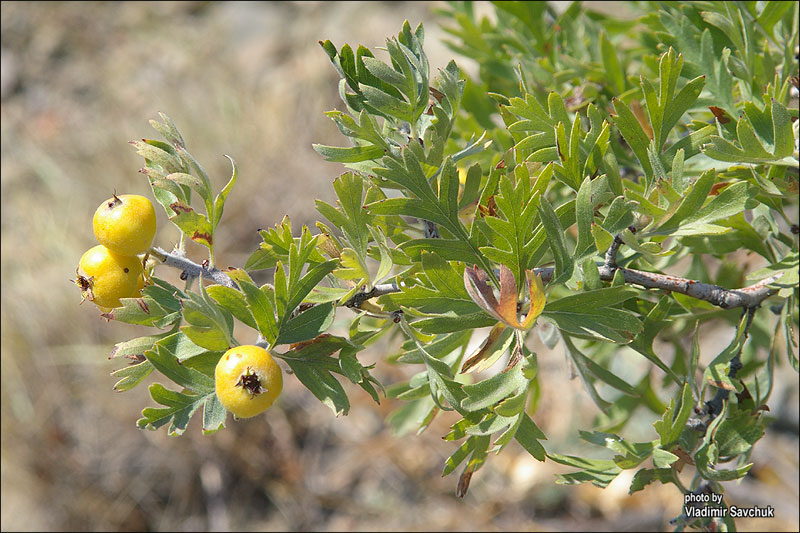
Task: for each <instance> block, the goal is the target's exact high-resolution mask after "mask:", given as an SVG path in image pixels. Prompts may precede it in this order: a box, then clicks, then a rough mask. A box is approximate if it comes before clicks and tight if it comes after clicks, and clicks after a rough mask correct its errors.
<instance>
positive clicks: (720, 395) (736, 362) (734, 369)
mask: <svg viewBox="0 0 800 533" xmlns="http://www.w3.org/2000/svg"><path fill="white" fill-rule="evenodd" d="M745 313H746V314H747V322H745V325H744V340H743V341H742V345H741V346H740V347H739V349H738V350H737V352H736V355H734V356H733V357H732V358H731V366H730V370H728V377H729V378H731V379H733V378H735V377H736V374H737V373H738V372H739V369H741V368H742V360H741V355H742V350H743V349H744V344H745V342H746V341H747V338H748V336H749V334H750V325H751V324H752V323H753V317H754V316H755V314H756V308H755V307H746V308H744V309H743V310H742V314H745ZM729 395H730V391H729V390H727V389H717V393H716V394H714V397H713V398H712V399H711V400H709V401H707V402H706V412H707V413H708V415H709V416H710V417H711V418H710V419H709V421H708V422H711V420H713V419H714V418H716V416H717V415H718V414H719V413H721V412H722V402H723V401H725V400H727V399H728V396H729Z"/></svg>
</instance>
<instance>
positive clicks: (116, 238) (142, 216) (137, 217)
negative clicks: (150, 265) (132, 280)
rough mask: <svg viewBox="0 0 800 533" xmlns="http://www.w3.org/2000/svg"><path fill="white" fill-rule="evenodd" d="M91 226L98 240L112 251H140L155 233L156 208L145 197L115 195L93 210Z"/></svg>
mask: <svg viewBox="0 0 800 533" xmlns="http://www.w3.org/2000/svg"><path fill="white" fill-rule="evenodd" d="M92 227H93V229H94V236H95V237H97V242H99V243H100V244H102V245H103V246H105V247H106V248H108V249H109V250H111V251H112V252H114V253H118V254H122V255H136V254H141V253H144V252H146V251H147V249H148V248H150V244H151V243H152V242H153V237H154V236H155V234H156V211H155V209H153V204H152V203H151V202H150V200H148V199H147V198H145V197H144V196H139V195H137V194H121V195H119V196H117V195H116V194H115V195H114V196H113V197H111V198H109V199H108V200H106V201H105V202H103V203H102V204H100V206H99V207H98V208H97V210H96V211H95V212H94V218H93V219H92Z"/></svg>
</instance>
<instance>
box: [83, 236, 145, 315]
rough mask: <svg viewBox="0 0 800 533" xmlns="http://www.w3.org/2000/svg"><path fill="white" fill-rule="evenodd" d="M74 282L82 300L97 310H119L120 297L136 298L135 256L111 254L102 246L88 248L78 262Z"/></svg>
mask: <svg viewBox="0 0 800 533" xmlns="http://www.w3.org/2000/svg"><path fill="white" fill-rule="evenodd" d="M77 273H78V279H76V280H75V283H77V284H78V286H79V287H80V288H81V290H82V291H83V297H84V298H88V299H89V300H90V301H91V302H93V303H94V304H95V305H97V306H98V307H100V308H104V307H119V306H120V305H121V303H120V301H119V299H120V298H131V297H133V296H136V294H135V293H136V288H137V283H138V281H139V278H140V277H141V274H142V263H141V261H140V260H139V258H138V257H135V256H133V257H130V256H126V255H120V254H115V253H114V252H112V251H111V250H109V249H108V248H106V247H105V246H103V245H97V246H95V247H93V248H90V249H89V250H87V251H86V253H84V254H83V256H82V257H81V260H80V262H79V263H78V269H77Z"/></svg>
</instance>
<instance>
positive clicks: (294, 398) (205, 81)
mask: <svg viewBox="0 0 800 533" xmlns="http://www.w3.org/2000/svg"><path fill="white" fill-rule="evenodd" d="M429 8H430V5H429V4H417V3H400V4H398V3H368V4H366V3H365V4H354V3H344V2H340V3H321V2H308V3H299V2H298V3H294V2H292V3H266V4H264V3H233V4H229V3H220V4H216V3H205V2H190V3H122V4H112V3H43V2H36V3H24V2H4V3H3V4H2V72H3V74H2V111H1V113H2V154H1V155H2V314H1V315H0V319H1V320H2V529H3V530H4V531H10V530H224V529H239V530H243V529H248V530H260V529H263V530H274V529H278V530H280V529H291V530H362V529H381V530H437V529H468V530H473V529H489V530H524V529H541V528H544V529H551V528H552V529H563V528H583V529H587V528H611V529H620V530H621V529H629V528H633V529H639V528H644V529H664V528H666V527H668V526H667V522H666V520H667V519H668V518H669V517H670V516H674V515H675V514H678V509H679V506H680V502H679V501H678V498H677V495H676V493H675V492H674V491H673V490H672V489H669V488H667V489H666V490H661V488H659V487H656V488H654V489H653V490H652V491H647V492H646V494H642V493H640V494H638V495H637V496H636V497H634V498H628V497H627V495H626V494H625V491H626V487H625V486H624V484H618V485H617V484H615V485H613V486H612V487H610V488H609V489H608V490H606V491H601V490H600V489H596V488H593V487H580V488H566V487H563V486H556V485H554V484H553V477H552V474H553V472H563V471H565V469H562V468H559V467H558V465H554V464H553V463H550V462H548V463H546V464H540V463H537V462H535V461H534V460H533V459H532V458H530V457H529V456H528V455H527V454H525V453H524V452H521V451H520V449H519V448H515V449H513V450H509V451H507V452H505V453H504V454H503V455H501V456H498V457H495V458H492V460H491V461H490V462H489V465H488V466H487V467H486V468H485V469H484V470H482V471H481V472H480V473H479V474H478V475H476V476H475V478H474V480H473V485H472V487H471V489H470V493H469V494H468V495H467V497H466V499H465V500H464V501H459V500H458V499H457V498H455V496H454V488H455V482H456V478H455V477H453V476H451V477H448V478H445V479H441V478H440V473H441V468H442V464H443V461H444V458H445V457H446V456H447V455H448V454H449V453H450V452H451V451H452V446H451V445H450V444H448V443H444V442H442V441H441V439H440V438H439V437H440V436H441V435H442V434H444V432H446V425H447V423H448V421H449V422H452V420H450V419H446V418H445V419H442V420H441V421H438V422H437V423H436V424H435V425H434V427H432V428H430V429H429V430H428V431H427V432H426V433H425V434H423V435H422V436H421V437H418V438H415V437H412V436H406V437H405V438H403V439H396V438H394V437H393V436H392V435H391V432H390V431H389V429H388V428H387V426H386V424H385V422H384V419H385V416H386V415H387V413H388V412H389V411H390V409H391V407H392V406H391V405H386V402H384V405H381V406H380V407H377V408H376V407H375V406H374V404H372V403H371V401H370V400H369V399H368V398H366V395H364V394H363V393H361V392H360V391H359V390H353V395H352V401H353V408H352V411H351V414H350V415H349V416H348V417H346V418H343V419H338V420H337V419H334V418H333V417H332V416H331V414H330V412H329V411H328V410H327V409H326V408H325V407H323V406H322V405H320V404H319V403H318V402H317V401H316V400H315V399H314V398H313V397H312V396H311V395H310V393H308V391H306V390H305V389H304V388H302V387H301V386H299V385H298V383H297V382H296V380H293V379H287V380H286V381H287V385H286V391H285V393H284V395H283V396H282V398H281V400H280V402H279V407H277V408H275V409H272V410H271V411H270V413H269V416H267V417H258V418H257V419H255V420H250V421H242V422H237V423H231V422H230V420H229V427H228V429H227V430H225V431H223V432H221V433H219V434H217V435H215V436H213V437H202V436H201V435H200V432H199V428H198V427H197V426H198V424H197V423H196V422H194V423H192V424H191V426H190V429H189V430H188V431H187V434H186V435H185V436H184V437H182V438H170V437H167V436H166V434H165V432H164V431H163V430H162V431H158V432H147V431H140V430H137V429H136V428H135V421H136V419H137V418H138V416H139V413H138V410H139V409H140V408H141V407H143V406H145V405H149V404H150V403H151V402H150V400H149V398H148V396H147V390H146V388H145V387H143V386H141V387H139V388H138V389H135V390H134V391H132V392H128V393H125V394H117V393H114V392H113V391H112V390H111V386H112V384H113V382H114V380H113V378H111V377H109V375H108V374H109V372H110V371H112V370H113V369H115V368H118V367H119V366H120V364H121V363H118V362H116V361H113V362H109V361H108V360H107V354H108V352H109V350H110V348H111V346H112V345H113V344H114V343H115V342H117V341H119V340H122V339H127V338H131V337H133V336H136V335H137V334H140V332H141V329H140V328H136V327H132V326H131V327H128V326H126V325H122V324H117V323H112V324H107V323H105V322H104V321H103V320H101V319H100V318H99V317H98V315H97V312H96V310H95V309H94V308H93V307H92V306H91V305H90V304H84V305H83V306H80V307H79V306H78V305H77V302H78V291H77V289H76V288H75V287H73V286H71V285H70V283H69V280H70V278H71V277H74V265H75V264H76V262H77V259H78V258H79V257H80V254H81V253H82V251H83V250H84V249H86V248H88V247H89V246H92V245H93V243H94V239H93V236H92V234H91V229H90V220H91V214H92V213H93V210H94V209H95V207H96V206H97V205H98V204H99V203H100V202H101V201H102V200H103V199H105V198H107V197H108V196H109V195H110V194H111V192H112V191H114V190H116V191H118V192H126V193H139V194H147V193H148V191H147V186H146V181H145V180H144V179H143V177H142V176H141V175H139V174H137V172H136V170H137V169H138V168H139V167H140V166H141V160H140V159H139V157H138V156H137V155H136V154H135V153H134V150H133V149H132V148H130V147H129V146H128V145H127V144H126V142H127V141H128V140H130V139H135V138H141V137H155V135H156V134H155V132H154V131H153V130H151V129H150V127H149V126H148V125H147V119H150V118H156V117H157V115H156V114H157V112H158V111H164V112H167V113H168V114H169V115H170V116H171V117H172V118H173V119H174V120H175V122H176V123H177V124H178V125H179V127H180V128H181V130H182V132H183V134H184V136H185V138H186V140H187V143H188V146H189V148H190V150H191V151H192V152H193V153H194V154H195V155H196V156H197V157H198V158H199V159H200V160H201V161H202V162H203V163H204V164H205V165H206V168H207V169H208V170H209V172H210V174H211V175H212V177H213V179H214V180H215V183H216V184H217V186H218V187H219V186H221V185H222V184H223V183H224V181H225V180H226V179H227V177H228V175H229V172H230V169H229V167H228V163H227V160H226V159H225V158H224V157H223V154H230V155H231V156H233V157H234V158H235V159H236V160H237V162H238V164H239V169H240V176H241V177H240V182H239V186H238V187H237V189H236V190H235V191H234V194H233V195H232V196H231V198H230V199H229V202H228V205H227V208H226V212H225V217H224V223H223V224H222V226H221V229H220V232H221V233H220V234H219V239H218V242H219V243H221V247H220V248H219V250H218V252H217V256H218V258H219V262H220V264H221V265H222V266H225V265H226V264H231V265H237V264H238V265H241V264H242V263H243V261H244V259H245V258H246V257H247V255H248V254H249V253H250V252H251V251H252V250H253V249H254V248H255V247H256V246H257V244H258V242H259V239H258V236H257V233H256V231H255V230H256V229H257V228H260V227H267V226H270V225H273V224H275V223H276V222H278V221H279V220H280V219H281V218H282V216H283V215H284V214H289V215H290V216H291V217H292V219H293V221H294V223H295V227H299V224H303V223H305V224H309V225H311V224H313V222H314V221H315V220H316V219H317V217H316V214H315V211H314V210H313V199H314V198H322V199H325V200H327V201H332V200H333V192H332V190H331V187H330V183H331V180H332V179H333V177H335V176H336V175H337V173H338V172H339V171H340V169H339V168H337V167H336V166H334V165H331V164H327V163H325V162H323V161H322V160H321V158H319V157H318V156H317V155H316V154H315V153H314V152H313V150H312V149H311V143H312V142H322V143H327V144H337V143H338V142H339V134H338V132H337V131H336V129H335V127H334V126H333V124H332V123H331V122H330V121H329V120H328V119H326V118H325V117H324V116H323V111H325V110H328V109H331V108H333V107H335V106H339V107H341V105H340V104H339V100H338V94H337V81H338V78H337V76H336V74H335V72H334V71H333V69H332V68H331V67H330V64H329V62H328V60H327V57H326V56H325V55H324V53H322V51H321V50H320V49H319V47H318V46H317V44H316V42H317V40H319V39H326V38H329V39H331V40H332V41H333V42H334V43H336V44H337V45H341V44H342V43H343V42H345V41H347V42H350V43H351V44H357V43H363V44H365V45H367V46H369V47H370V48H374V47H375V46H380V45H381V44H382V43H383V41H384V39H385V37H386V36H388V35H391V34H394V33H396V32H397V31H398V30H399V28H400V25H401V23H402V21H403V20H404V19H405V18H408V19H409V20H410V21H411V22H412V24H415V23H416V22H417V21H420V20H421V21H423V22H424V23H426V30H427V35H428V39H427V41H428V50H429V53H430V55H431V63H432V65H433V66H434V67H438V66H443V65H444V64H445V63H446V60H447V59H448V58H449V53H448V52H447V51H445V50H444V48H443V46H442V45H441V44H440V42H439V37H440V36H441V33H440V32H437V29H436V26H435V24H434V23H433V21H432V19H431V15H430V14H429ZM162 215H163V213H159V217H160V226H159V227H160V231H159V233H158V234H157V236H156V240H157V242H158V243H160V244H161V245H163V246H165V247H168V246H169V243H171V242H174V241H175V240H176V239H177V233H176V230H175V229H174V228H172V227H171V226H170V225H169V224H167V223H166V222H165V220H164V217H163V216H162ZM196 252H197V254H196V255H195V257H196V258H199V257H200V254H201V252H200V251H199V250H196ZM383 349H384V350H386V349H390V348H388V347H387V346H384V347H383ZM540 354H543V355H542V361H543V362H542V372H543V374H544V375H546V376H548V380H547V382H546V385H545V390H544V392H543V397H544V399H543V405H542V408H541V410H540V413H541V415H540V416H541V420H539V419H538V418H537V421H539V422H540V425H541V426H542V428H543V429H544V430H545V432H546V433H548V435H549V436H550V438H551V445H552V446H553V447H554V448H556V447H557V446H567V447H568V450H569V451H576V452H577V451H579V450H577V449H574V450H573V449H571V448H569V447H572V448H574V447H575V446H576V445H575V442H574V440H575V439H574V435H575V432H576V428H577V427H586V425H587V424H588V421H589V420H590V419H591V417H592V416H593V415H594V413H595V411H594V409H593V408H592V407H591V406H590V405H589V404H588V403H587V400H586V397H585V394H584V393H583V391H582V390H581V387H580V384H579V383H578V382H576V381H568V380H567V379H566V372H565V369H564V365H563V359H562V358H561V355H560V354H549V353H548V352H547V351H546V349H542V350H541V351H540ZM382 355H384V354H381V353H377V352H374V351H373V352H371V353H370V354H369V355H368V357H372V358H373V359H375V360H379V359H380V358H381V356H382ZM396 372H397V371H396V370H395V369H387V368H381V369H380V375H381V376H383V377H386V378H389V379H392V378H397V377H398V375H397V373H396ZM789 381H790V382H791V378H790V379H789ZM793 383H794V385H793V387H794V388H789V387H786V388H784V389H783V390H786V391H787V394H789V396H787V398H790V399H791V400H790V401H794V402H796V399H797V396H796V375H795V376H794V382H793ZM564 412H574V413H577V416H572V417H565V416H563V413H564ZM793 416H794V418H793V420H796V419H797V416H796V411H795V412H794V415H793ZM790 418H791V417H790ZM641 431H643V432H644V434H649V433H647V432H648V431H649V428H648V427H646V426H643V429H642V430H641ZM648 438H652V437H648ZM772 443H773V446H771V447H770V448H767V447H764V448H767V449H768V450H774V449H780V450H782V451H780V452H779V453H778V457H779V458H778V459H775V458H774V457H773V455H772V454H770V453H769V452H768V451H767V452H765V453H767V455H766V456H765V457H766V458H765V460H764V464H763V467H762V469H769V470H770V471H769V472H768V473H769V474H770V475H771V476H772V477H769V476H765V477H764V479H765V480H766V481H762V480H757V481H755V483H759V485H758V488H759V490H764V487H767V489H769V488H770V487H772V488H773V490H772V493H775V492H776V491H775V490H774V488H775V487H777V490H778V491H780V492H782V493H783V494H785V495H786V496H785V499H786V498H788V503H785V505H784V506H783V507H782V508H781V509H782V512H781V518H780V519H777V520H775V521H762V522H758V523H757V525H756V526H755V527H759V528H762V527H763V528H774V529H782V528H790V529H791V528H794V529H796V528H797V527H798V526H797V517H796V514H797V481H796V478H795V477H791V478H787V477H786V475H787V474H786V472H790V473H792V476H794V475H795V473H796V472H797V460H796V457H795V456H796V454H797V440H796V438H793V437H780V436H778V437H775V438H773V440H772ZM775 443H777V444H775ZM562 449H563V448H562ZM792 454H794V456H793V455H792ZM787 457H788V459H787ZM781 461H783V462H781ZM759 479H760V478H759ZM746 483H752V482H746ZM782 505H783V504H782Z"/></svg>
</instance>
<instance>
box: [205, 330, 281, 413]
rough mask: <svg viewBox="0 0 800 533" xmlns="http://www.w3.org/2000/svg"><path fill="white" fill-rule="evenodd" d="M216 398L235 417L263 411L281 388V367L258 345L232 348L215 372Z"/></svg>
mask: <svg viewBox="0 0 800 533" xmlns="http://www.w3.org/2000/svg"><path fill="white" fill-rule="evenodd" d="M214 382H215V386H216V391H217V397H218V398H219V401H220V402H221V403H222V405H223V406H224V407H225V409H227V410H228V411H230V412H231V413H233V414H234V416H236V417H238V418H250V417H252V416H256V415H257V414H260V413H263V412H264V411H266V410H267V408H268V407H269V406H270V405H272V403H273V402H274V401H275V399H276V398H277V397H278V396H279V395H280V393H281V390H282V389H283V375H282V374H281V367H280V366H278V363H276V362H275V360H274V359H273V358H272V356H271V355H270V354H269V352H268V351H266V350H265V349H264V348H261V347H259V346H253V345H245V346H236V347H235V348H231V349H230V350H228V351H227V352H225V354H224V355H223V356H222V357H221V358H220V360H219V363H217V368H216V369H215V371H214Z"/></svg>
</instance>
